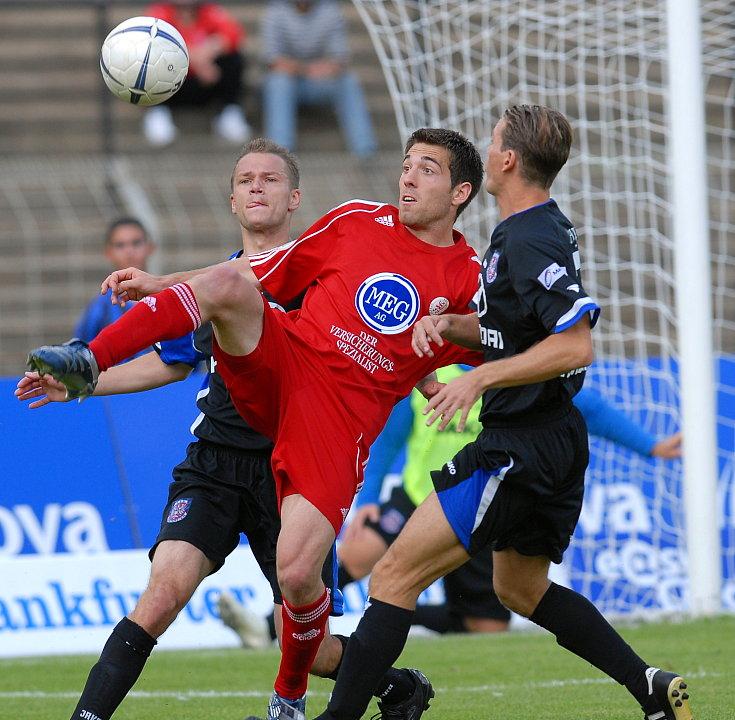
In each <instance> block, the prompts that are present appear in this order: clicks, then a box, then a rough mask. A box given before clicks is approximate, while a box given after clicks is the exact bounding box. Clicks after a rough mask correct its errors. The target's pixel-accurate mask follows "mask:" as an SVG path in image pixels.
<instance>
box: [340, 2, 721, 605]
mask: <svg viewBox="0 0 735 720" xmlns="http://www.w3.org/2000/svg"><path fill="white" fill-rule="evenodd" d="M354 2H355V5H356V6H357V8H358V10H359V12H360V14H361V16H362V18H363V20H364V22H365V24H366V27H367V28H368V31H369V33H370V35H371V37H372V39H373V42H374V44H375V47H376V50H377V52H378V55H379V57H380V60H381V63H382V64H383V68H384V72H385V75H386V78H387V81H388V85H389V88H390V91H391V94H392V99H393V104H394V107H395V110H396V117H397V120H398V126H399V130H400V131H401V134H402V139H405V137H406V136H407V135H408V134H409V133H410V132H411V131H412V130H413V129H415V128H417V127H421V126H430V125H439V126H443V127H451V128H454V129H457V130H460V131H461V132H463V133H464V134H465V135H467V136H468V137H469V138H470V139H472V140H473V141H475V142H476V143H477V145H478V147H480V149H481V152H483V153H484V152H485V150H486V148H487V143H488V140H489V137H490V133H491V130H492V127H493V125H494V123H495V122H496V121H497V120H498V119H499V117H500V115H501V113H502V111H503V109H504V108H505V107H507V106H508V105H512V104H515V103H521V102H527V103H540V104H546V105H550V106H553V107H555V108H557V109H559V110H561V111H562V112H564V113H565V114H566V115H567V116H568V117H569V118H570V120H571V121H572V123H573V126H574V129H575V135H576V138H575V144H574V148H573V152H572V156H571V158H570V160H569V162H568V164H567V166H566V168H565V169H564V170H563V171H562V173H561V174H560V176H559V178H558V179H557V181H556V183H555V185H554V188H553V195H554V197H555V198H556V199H557V200H558V202H559V204H560V205H561V207H562V209H563V210H564V211H565V212H566V213H567V214H568V215H569V216H570V218H571V219H572V220H573V222H574V223H575V225H576V226H577V229H578V231H579V235H580V244H581V249H582V255H583V261H584V263H585V265H584V268H583V273H584V281H585V286H586V289H587V291H588V292H589V294H590V295H592V296H593V297H595V298H597V299H598V301H599V302H600V303H601V305H602V306H603V318H602V320H601V321H600V324H599V325H598V328H597V329H596V331H595V334H594V335H595V343H596V355H597V358H598V362H597V363H596V365H595V367H594V369H593V370H592V372H590V373H589V376H588V381H587V382H588V383H589V384H590V385H591V386H593V387H596V388H598V389H599V390H600V391H601V392H602V393H603V395H604V396H605V397H606V398H607V399H609V400H611V401H613V402H615V403H616V404H619V405H620V406H622V407H623V408H625V410H626V411H627V412H628V413H630V414H631V415H632V416H633V417H634V418H635V419H637V420H639V421H640V422H641V424H642V425H643V426H644V427H645V428H646V429H647V430H648V431H650V432H653V433H655V434H657V435H663V434H669V433H671V432H673V431H674V430H675V429H676V428H677V427H678V424H679V411H678V400H677V398H678V387H677V382H678V381H677V378H676V349H675V340H676V319H675V315H674V289H675V286H674V277H673V275H674V268H673V260H674V259H673V246H672V242H671V239H670V238H671V221H670V216H671V208H670V205H669V200H668V183H669V170H668V167H667V156H666V144H665V143H666V136H667V119H666V115H665V112H666V101H667V92H666V48H665V45H664V43H665V41H666V25H665V19H666V3H665V0H637V1H636V0H588V1H587V2H578V0H486V1H485V2H474V1H471V0H433V1H427V0H354ZM702 20H703V41H704V48H705V52H704V63H705V74H706V93H707V123H708V128H707V129H708V147H709V159H710V165H709V170H710V198H711V203H710V207H711V221H712V222H711V227H712V249H713V260H714V261H715V262H716V265H715V275H714V278H715V280H716V287H715V311H716V329H717V337H716V341H717V350H718V352H719V353H722V362H721V366H720V371H721V378H720V386H719V391H720V393H719V395H720V403H719V407H720V418H719V421H720V438H719V441H720V452H721V458H720V460H721V462H720V467H721V488H722V495H723V497H724V496H726V499H727V504H725V503H724V502H723V507H725V508H727V507H729V508H730V512H725V514H724V518H723V523H724V526H723V541H724V543H725V552H724V567H725V576H726V579H728V582H729V583H730V585H729V589H727V588H726V592H725V601H726V605H729V607H731V608H735V597H733V596H735V591H734V590H733V586H734V585H735V559H734V557H733V556H734V553H735V549H734V548H735V538H734V537H733V535H735V513H734V512H732V510H733V505H735V497H733V496H735V491H733V490H732V488H731V486H732V482H731V481H730V478H732V477H733V476H734V475H735V471H734V470H733V464H732V461H731V459H730V456H731V454H732V449H733V446H734V445H735V423H733V417H734V416H735V409H734V406H735V399H733V384H732V380H733V375H735V372H733V369H732V368H733V365H732V360H731V358H730V357H729V356H727V355H726V353H732V352H733V349H735V325H734V322H735V300H734V299H733V291H732V290H731V289H730V288H732V287H733V279H735V273H733V261H732V259H731V258H732V255H733V250H735V231H734V230H733V219H734V218H733V215H734V214H735V210H734V209H733V208H734V203H733V197H732V194H731V187H732V186H733V184H734V183H735V163H734V162H733V142H734V140H735V136H734V131H733V126H734V125H735V81H734V80H733V78H734V77H735V50H734V49H733V48H735V10H734V9H733V5H732V3H731V2H729V1H727V0H705V2H703V3H702ZM687 31H688V29H687V28H682V32H687ZM461 220H462V222H461V225H462V229H463V230H464V232H465V233H466V234H467V236H468V239H470V240H471V241H472V242H473V243H474V244H475V245H476V246H477V247H478V248H479V249H484V247H485V246H486V244H487V242H488V240H489V237H490V231H491V229H492V227H493V226H494V224H495V222H496V215H495V209H494V207H493V205H492V202H491V200H490V199H489V197H488V196H487V195H486V194H485V193H484V192H481V193H480V194H479V196H478V200H475V201H474V202H473V204H472V205H471V206H470V207H469V208H468V210H467V211H466V212H465V214H464V215H463V217H462V219H461ZM702 241H704V239H700V238H692V242H702ZM726 373H729V381H727V380H726V377H727V375H726ZM592 451H593V452H592V462H591V465H590V472H589V475H588V492H587V500H586V503H585V508H584V510H583V515H582V518H581V521H580V524H579V527H578V531H577V533H576V535H575V539H574V541H573V545H572V548H571V551H570V553H569V556H568V561H567V569H568V570H569V573H570V581H571V582H572V583H573V584H574V586H575V587H576V588H577V589H579V590H581V591H582V592H584V593H585V594H586V595H588V596H589V597H591V598H592V599H593V600H594V601H595V602H596V603H597V604H598V605H599V606H600V607H601V608H602V609H603V610H604V611H605V612H607V613H631V612H639V611H643V612H649V611H651V612H656V611H660V610H667V609H668V610H672V609H679V608H682V607H685V605H686V600H685V599H684V598H683V588H684V586H685V580H686V578H685V575H684V573H685V567H686V564H685V561H684V553H685V548H684V535H683V513H682V511H681V502H680V500H679V498H681V496H682V492H681V467H680V465H679V464H678V463H662V462H656V463H654V462H651V461H648V460H646V459H643V458H641V457H638V456H634V455H632V454H631V453H630V452H628V451H625V450H621V449H619V448H616V447H613V446H612V445H610V444H609V443H606V442H601V441H594V442H593V447H592Z"/></svg>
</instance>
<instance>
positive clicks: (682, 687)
mask: <svg viewBox="0 0 735 720" xmlns="http://www.w3.org/2000/svg"><path fill="white" fill-rule="evenodd" d="M646 679H647V680H648V695H649V699H650V703H646V707H644V708H643V717H644V720H693V717H694V716H693V715H692V710H691V708H690V707H689V692H688V691H687V684H686V683H685V682H684V680H683V678H681V677H680V676H679V675H677V674H676V673H672V672H667V671H666V670H659V669H658V668H648V670H646Z"/></svg>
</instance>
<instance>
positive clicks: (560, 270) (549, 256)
mask: <svg viewBox="0 0 735 720" xmlns="http://www.w3.org/2000/svg"><path fill="white" fill-rule="evenodd" d="M506 254H507V259H508V270H509V275H510V280H511V283H512V284H513V288H514V290H515V291H516V293H517V294H518V297H519V298H520V301H521V304H522V305H524V306H525V307H526V309H527V310H529V311H530V312H531V313H532V314H533V315H535V316H536V317H537V318H539V320H540V321H541V323H542V324H543V325H544V327H545V328H546V330H548V332H549V333H552V334H553V333H560V332H563V331H564V330H566V329H567V328H570V327H571V326H572V325H574V324H576V323H577V322H578V321H579V319H580V318H582V317H583V316H584V315H585V314H588V315H589V318H590V326H593V327H594V325H595V323H596V322H597V318H598V317H599V314H600V306H599V305H598V304H597V303H596V302H595V301H594V300H593V299H592V298H590V297H589V296H588V295H587V293H586V292H585V290H584V288H583V287H582V280H581V277H580V273H579V263H578V259H577V258H578V257H579V253H578V252H573V251H572V247H571V245H569V246H566V245H564V244H563V243H561V242H558V241H556V240H554V239H551V238H544V237H538V236H531V237H530V238H525V239H524V240H523V242H517V243H510V244H509V246H508V249H507V250H506Z"/></svg>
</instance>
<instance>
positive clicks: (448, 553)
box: [317, 105, 691, 720]
mask: <svg viewBox="0 0 735 720" xmlns="http://www.w3.org/2000/svg"><path fill="white" fill-rule="evenodd" d="M571 141H572V131H571V127H570V125H569V123H568V121H567V120H566V118H565V117H564V116H563V115H561V113H559V112H556V111H554V110H551V109H549V108H545V107H539V106H529V105H521V106H514V107H512V108H509V109H508V110H506V112H505V114H504V116H503V117H502V119H501V120H500V121H499V122H498V124H497V125H496V127H495V129H494V130H493V136H492V141H491V144H490V148H489V151H488V157H487V162H486V166H485V169H486V173H487V177H486V189H487V190H488V192H490V193H491V194H492V195H493V196H494V197H495V199H496V201H497V204H498V209H499V214H500V217H501V222H500V224H499V225H498V226H497V228H496V229H495V231H494V232H493V235H492V239H491V243H490V246H489V249H488V250H487V253H486V255H485V258H484V261H483V265H482V270H481V278H480V288H479V291H478V296H477V303H478V312H477V314H476V315H473V316H465V317H460V316H456V315H450V316H446V315H434V316H427V317H425V318H422V319H421V320H420V321H419V322H418V323H417V324H416V325H415V326H414V333H413V346H414V350H415V352H416V354H417V355H419V356H421V355H423V354H431V353H432V349H431V348H432V344H433V343H435V344H437V345H442V344H444V343H445V342H447V341H449V342H456V343H458V344H462V345H465V346H467V347H475V348H478V349H480V348H481V349H482V350H483V351H484V355H485V362H484V363H483V364H482V365H480V366H479V367H477V368H476V369H474V370H471V371H470V372H467V373H465V374H464V375H462V376H461V377H458V378H456V379H454V380H452V381H451V382H449V383H448V384H447V385H445V386H444V387H443V388H442V389H441V390H440V391H439V392H438V393H437V394H436V395H434V397H432V399H431V400H430V402H429V404H428V405H427V406H426V409H425V411H424V412H425V414H427V415H428V416H429V417H428V420H427V423H428V424H433V423H435V422H438V424H439V428H440V429H443V428H445V427H447V425H448V424H449V423H450V422H451V421H452V420H455V421H456V415H457V413H459V414H460V416H459V421H458V423H457V424H458V427H459V429H460V430H461V429H462V428H463V426H464V424H465V421H466V418H467V414H468V412H469V411H470V409H471V407H472V406H473V405H474V404H475V402H476V401H477V400H478V398H479V397H480V396H481V395H483V410H482V413H481V420H482V424H483V430H482V432H481V433H480V435H479V436H478V438H477V439H476V440H475V441H474V442H472V443H470V444H468V445H466V446H465V447H464V448H463V449H462V450H461V451H460V452H459V453H457V454H456V455H455V456H454V457H453V458H452V459H448V460H447V462H446V464H445V465H444V466H443V467H442V468H441V469H440V470H438V471H435V472H433V473H432V479H433V482H434V488H435V491H434V492H433V493H432V494H430V495H429V497H428V498H427V499H426V500H425V501H424V502H423V503H422V504H421V505H420V506H419V507H418V508H417V510H416V512H415V513H414V514H413V515H412V517H411V519H410V520H409V521H408V522H407V523H406V525H405V526H404V528H403V530H402V531H401V533H400V535H399V536H398V539H397V540H396V541H395V543H394V544H393V545H392V546H391V547H390V549H389V550H388V552H387V554H386V555H385V556H384V557H383V559H382V560H381V561H380V562H379V563H378V564H377V565H376V567H375V569H374V570H373V574H372V578H371V582H370V592H369V595H370V597H369V599H368V603H367V610H366V612H365V615H364V617H363V619H362V621H361V622H360V625H359V626H358V628H357V630H356V631H355V633H354V634H353V635H352V636H351V638H350V641H349V643H348V644H347V648H346V650H345V655H344V658H343V662H342V666H341V669H340V673H339V676H338V678H337V684H336V685H335V688H334V692H333V693H332V696H331V699H330V701H329V705H328V708H327V710H326V711H325V712H324V713H323V714H322V715H320V716H319V718H318V719H317V720H336V719H339V720H357V718H360V717H361V716H362V714H363V712H364V710H365V708H366V706H367V703H368V701H369V699H370V688H371V687H372V684H373V683H374V682H375V681H376V680H377V678H379V677H380V676H381V675H382V673H383V671H384V669H385V668H387V667H389V666H390V664H391V663H392V662H393V660H395V659H396V658H397V657H398V655H399V654H400V652H401V650H402V649H403V645H404V643H405V639H406V635H407V633H408V628H409V626H410V624H411V619H412V616H413V612H414V608H415V604H416V599H417V597H418V595H419V594H420V592H421V591H422V590H423V589H424V588H426V587H427V586H428V585H430V584H431V583H432V582H433V581H434V580H435V579H437V578H439V577H441V576H442V575H444V574H446V573H447V572H449V571H451V570H453V569H454V568H456V567H458V566H459V565H461V564H462V563H464V562H466V561H467V559H468V558H469V557H471V556H472V555H474V554H476V553H478V552H479V551H480V550H481V549H482V548H484V547H487V546H488V545H489V546H490V547H491V548H492V549H493V565H494V573H493V585H494V587H495V591H496V593H497V595H498V597H499V599H500V600H501V602H502V603H503V604H504V605H505V606H506V607H508V608H509V609H511V610H513V611H515V612H517V613H519V614H520V615H523V616H525V617H528V618H530V620H532V621H533V622H534V623H536V624H537V625H539V626H541V627H543V628H545V629H546V630H548V631H550V632H551V633H553V634H554V635H555V636H556V639H557V642H558V643H559V645H561V646H562V647H565V648H567V649H568V650H571V651H572V652H574V653H575V654H577V655H579V656H580V657H582V658H583V659H585V660H587V661H588V662H590V663H591V664H592V665H594V666H596V667H597V668H599V669H600V670H602V671H603V672H605V673H607V674H608V675H609V676H611V677H612V678H614V679H615V680H617V681H618V682H619V683H621V684H623V685H625V686H626V688H627V689H628V690H629V691H630V693H631V694H632V695H633V696H634V697H635V699H636V700H637V701H638V703H639V704H640V705H641V706H642V708H643V711H644V715H645V717H646V718H647V719H648V720H664V719H665V720H690V719H691V711H690V708H689V702H688V698H689V696H688V693H687V687H686V684H685V683H684V682H683V680H682V678H681V677H679V676H677V675H676V674H675V673H671V672H666V671H664V670H660V669H658V668H655V667H651V666H649V665H648V664H647V663H646V662H644V661H643V660H642V659H641V658H640V657H638V656H637V655H636V654H635V652H634V651H633V650H632V648H630V647H629V646H628V645H627V644H626V643H625V642H624V641H623V639H622V638H621V637H620V636H619V635H618V634H617V632H616V631H615V630H614V629H613V628H612V627H611V626H610V625H609V624H608V623H607V621H606V620H605V619H604V618H603V617H602V615H601V614H600V613H599V612H598V610H597V609H596V608H595V607H594V605H592V603H590V602H589V601H588V600H587V599H585V598H584V597H582V596H581V595H579V594H578V593H575V592H574V591H572V590H569V589H567V588H565V587H561V586H559V585H557V584H555V583H552V582H550V581H549V579H548V569H549V564H550V562H557V563H558V562H560V561H561V557H562V553H563V552H564V550H565V549H566V548H567V546H568V544H569V539H570V537H571V535H572V533H573V531H574V528H575V526H576V523H577V519H578V517H579V512H580V509H581V504H582V495H583V483H584V472H585V468H586V467H587V462H588V444H587V430H586V427H585V424H584V420H583V419H582V417H581V415H580V413H579V411H578V410H576V409H575V408H574V406H573V405H572V403H571V399H572V397H573V396H574V394H575V393H576V392H577V391H578V390H579V388H580V387H581V385H582V382H583V379H584V371H585V367H586V366H587V365H589V363H590V362H591V361H592V342H591V333H590V329H591V326H592V325H594V323H595V321H596V319H597V315H598V313H599V308H598V306H597V305H596V303H595V302H594V301H593V300H592V299H590V298H589V297H588V296H587V295H586V293H585V291H584V287H583V285H582V280H581V276H580V259H579V249H578V247H577V236H576V232H575V230H574V227H573V225H572V224H571V223H570V222H569V220H567V218H566V217H565V216H564V215H563V213H562V212H561V211H560V210H559V208H558V207H557V205H556V203H555V202H554V201H553V200H552V199H551V198H550V194H549V188H550V187H551V183H552V181H553V180H554V178H555V177H556V175H557V173H558V172H559V170H560V169H561V167H562V166H563V165H564V163H565V162H566V160H567V157H568V155H569V150H570V146H571Z"/></svg>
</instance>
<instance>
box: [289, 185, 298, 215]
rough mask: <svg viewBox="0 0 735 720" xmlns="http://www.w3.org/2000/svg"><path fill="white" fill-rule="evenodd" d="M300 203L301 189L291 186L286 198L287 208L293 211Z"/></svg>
mask: <svg viewBox="0 0 735 720" xmlns="http://www.w3.org/2000/svg"><path fill="white" fill-rule="evenodd" d="M300 205H301V190H299V189H298V188H293V190H291V196H290V197H289V199H288V209H289V210H290V211H291V212H295V211H296V210H298V209H299V206H300Z"/></svg>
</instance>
